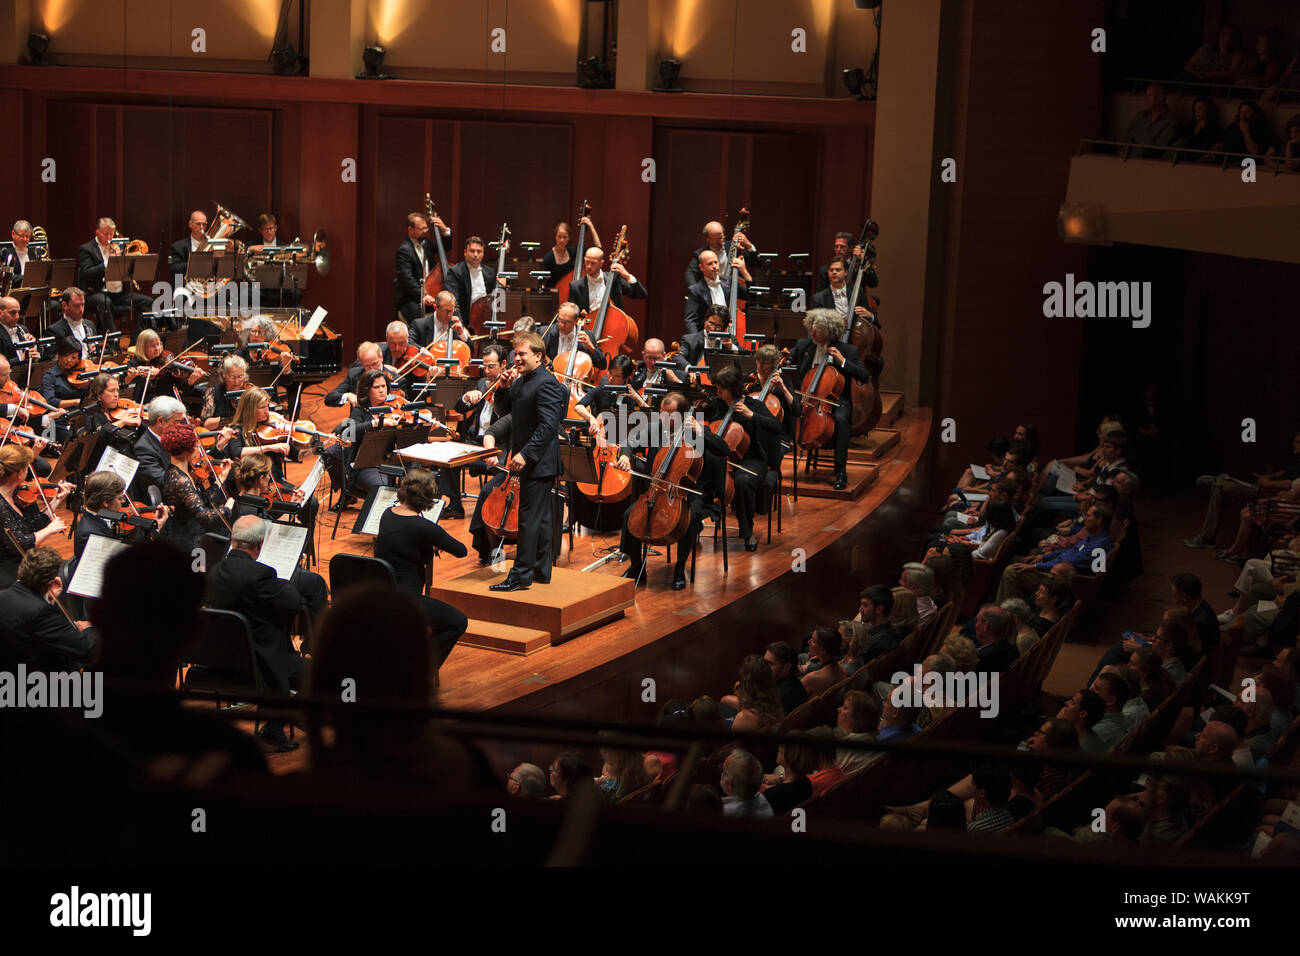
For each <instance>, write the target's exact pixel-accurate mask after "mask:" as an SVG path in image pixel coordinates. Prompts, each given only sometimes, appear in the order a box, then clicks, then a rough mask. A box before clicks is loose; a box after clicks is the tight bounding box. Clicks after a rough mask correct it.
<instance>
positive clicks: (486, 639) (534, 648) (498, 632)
mask: <svg viewBox="0 0 1300 956" xmlns="http://www.w3.org/2000/svg"><path fill="white" fill-rule="evenodd" d="M460 644H461V646H463V647H478V648H481V649H482V650H485V651H500V652H501V653H503V654H515V655H518V656H520V657H527V656H528V655H529V654H535V653H537V652H538V651H540V650H541V649H542V648H544V647H550V646H551V635H550V633H549V632H548V631H541V630H538V629H537V628H535V627H515V626H514V625H512V624H497V623H494V622H492V621H470V622H469V628H468V630H466V631H465V634H464V636H463V637H462V638H461V639H460Z"/></svg>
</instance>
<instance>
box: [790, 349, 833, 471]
mask: <svg viewBox="0 0 1300 956" xmlns="http://www.w3.org/2000/svg"><path fill="white" fill-rule="evenodd" d="M813 344H814V346H815V344H816V343H815V342H814V343H813ZM800 391H801V392H802V393H803V416H802V417H801V418H800V420H799V447H800V448H804V449H806V450H808V451H812V450H814V449H817V448H824V447H826V446H827V445H829V444H830V443H831V442H832V441H834V440H835V419H834V410H835V406H836V405H837V404H839V398H840V396H841V395H843V394H844V375H843V373H841V372H840V370H839V369H837V368H835V366H833V365H832V364H831V353H830V349H829V348H828V349H827V350H826V355H825V356H824V357H823V358H822V360H821V361H820V362H814V363H813V366H812V368H810V369H808V372H807V374H805V375H804V377H803V383H802V386H801V387H800Z"/></svg>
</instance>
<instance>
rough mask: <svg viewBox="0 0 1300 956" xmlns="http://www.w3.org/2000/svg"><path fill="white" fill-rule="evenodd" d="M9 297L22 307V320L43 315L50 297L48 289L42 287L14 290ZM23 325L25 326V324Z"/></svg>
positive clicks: (45, 286)
mask: <svg viewBox="0 0 1300 956" xmlns="http://www.w3.org/2000/svg"><path fill="white" fill-rule="evenodd" d="M42 264H43V263H42ZM10 295H12V296H13V297H14V298H15V299H17V300H18V304H19V305H21V306H22V307H23V314H22V318H24V319H39V318H41V317H42V316H44V315H45V303H46V300H47V299H49V297H50V287H49V286H48V285H42V286H39V287H32V288H30V289H25V290H23V289H15V290H14V291H13V292H11V293H10ZM23 324H24V325H26V323H25V322H24V323H23Z"/></svg>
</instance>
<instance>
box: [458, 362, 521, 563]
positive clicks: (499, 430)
mask: <svg viewBox="0 0 1300 956" xmlns="http://www.w3.org/2000/svg"><path fill="white" fill-rule="evenodd" d="M503 374H505V373H503ZM489 404H492V403H489ZM511 425H512V421H511V417H510V416H509V415H505V416H503V417H501V418H498V419H496V421H494V422H493V423H492V424H491V425H489V426H488V427H487V429H486V430H485V431H484V432H483V447H484V448H500V449H501V465H502V467H501V468H499V469H497V468H494V469H492V477H490V478H489V479H488V480H487V481H485V482H484V483H483V487H482V488H481V489H480V490H479V495H478V500H477V501H476V502H474V515H473V517H471V518H470V519H469V533H470V540H471V542H472V543H473V545H474V550H475V551H476V552H478V563H479V566H480V567H486V566H487V565H489V564H491V563H492V556H493V554H494V553H495V551H496V548H497V544H496V539H495V537H494V536H493V534H492V532H491V531H490V530H488V526H487V524H486V523H485V522H484V521H483V503H484V502H486V501H487V499H488V495H490V494H491V493H492V492H493V491H495V490H496V489H497V488H499V487H500V486H501V485H502V484H504V483H505V481H506V479H507V478H509V477H510V472H509V471H508V470H506V469H505V467H504V464H505V460H506V454H507V453H508V452H509V449H510V428H511ZM485 467H486V466H485Z"/></svg>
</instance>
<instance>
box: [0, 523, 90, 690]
mask: <svg viewBox="0 0 1300 956" xmlns="http://www.w3.org/2000/svg"><path fill="white" fill-rule="evenodd" d="M62 564H63V558H62V557H60V555H59V552H58V551H56V550H55V549H54V548H50V547H41V548H32V549H31V550H30V551H28V552H27V554H26V555H25V556H24V557H23V559H22V561H21V562H20V563H19V565H18V567H17V569H16V578H17V580H16V583H14V584H13V585H11V586H10V587H8V588H6V589H5V590H4V591H0V639H3V640H0V643H3V644H5V645H7V647H8V648H9V649H10V650H11V651H12V652H13V653H15V654H16V655H17V656H18V658H19V659H20V660H23V661H26V662H27V663H29V664H31V665H33V666H34V667H36V668H39V669H41V670H46V671H61V672H68V671H72V672H75V671H76V670H77V669H78V668H80V667H84V666H88V665H90V664H92V663H93V662H94V659H95V657H96V655H97V653H98V650H99V637H98V632H97V631H96V630H95V629H94V628H92V627H91V626H90V622H89V621H75V622H73V621H71V620H69V619H68V618H67V617H65V616H64V611H61V610H59V609H58V608H57V607H55V606H54V603H53V602H55V601H57V600H58V599H59V595H60V594H62V593H63V581H62V579H61V578H60V577H59V569H60V566H61V565H62Z"/></svg>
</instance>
